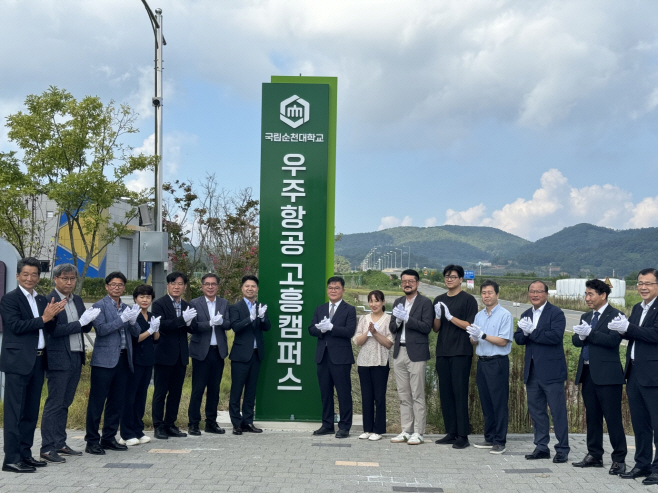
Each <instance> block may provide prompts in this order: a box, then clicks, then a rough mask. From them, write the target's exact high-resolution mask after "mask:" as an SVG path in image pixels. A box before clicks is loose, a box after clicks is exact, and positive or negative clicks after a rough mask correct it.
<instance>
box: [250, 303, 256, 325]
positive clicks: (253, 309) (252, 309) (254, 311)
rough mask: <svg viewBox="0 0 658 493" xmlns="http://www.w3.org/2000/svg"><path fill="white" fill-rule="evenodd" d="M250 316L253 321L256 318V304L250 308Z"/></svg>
mask: <svg viewBox="0 0 658 493" xmlns="http://www.w3.org/2000/svg"><path fill="white" fill-rule="evenodd" d="M249 318H250V319H251V321H252V322H253V321H254V320H256V305H252V306H251V310H249Z"/></svg>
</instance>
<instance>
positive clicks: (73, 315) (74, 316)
mask: <svg viewBox="0 0 658 493" xmlns="http://www.w3.org/2000/svg"><path fill="white" fill-rule="evenodd" d="M55 291H56V292H57V294H58V295H59V299H60V300H66V307H65V308H64V310H65V311H66V319H67V320H68V322H69V323H72V322H77V321H78V320H80V318H79V317H78V309H77V308H76V307H75V302H74V301H73V294H69V295H68V296H64V295H63V294H62V293H60V292H59V291H58V290H57V289H55ZM69 345H70V346H71V351H78V352H82V331H80V332H79V333H78V334H69Z"/></svg>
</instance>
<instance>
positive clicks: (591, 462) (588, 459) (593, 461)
mask: <svg viewBox="0 0 658 493" xmlns="http://www.w3.org/2000/svg"><path fill="white" fill-rule="evenodd" d="M556 457H557V455H556ZM571 465H572V466H573V467H603V461H602V460H601V459H597V458H596V457H594V456H592V455H590V454H587V455H586V456H585V457H584V458H583V460H581V461H580V462H572V463H571Z"/></svg>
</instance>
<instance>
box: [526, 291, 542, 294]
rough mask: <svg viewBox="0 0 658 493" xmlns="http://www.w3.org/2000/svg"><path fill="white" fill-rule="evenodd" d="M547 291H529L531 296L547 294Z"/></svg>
mask: <svg viewBox="0 0 658 493" xmlns="http://www.w3.org/2000/svg"><path fill="white" fill-rule="evenodd" d="M545 292H546V291H528V293H529V294H542V293H545Z"/></svg>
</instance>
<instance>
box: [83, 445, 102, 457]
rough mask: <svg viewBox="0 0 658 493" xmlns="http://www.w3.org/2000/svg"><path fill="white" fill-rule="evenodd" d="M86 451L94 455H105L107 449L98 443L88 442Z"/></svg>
mask: <svg viewBox="0 0 658 493" xmlns="http://www.w3.org/2000/svg"><path fill="white" fill-rule="evenodd" d="M85 452H86V453H88V454H92V455H105V449H103V447H101V446H100V445H99V444H97V443H94V444H91V443H88V444H87V446H86V447H85Z"/></svg>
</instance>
